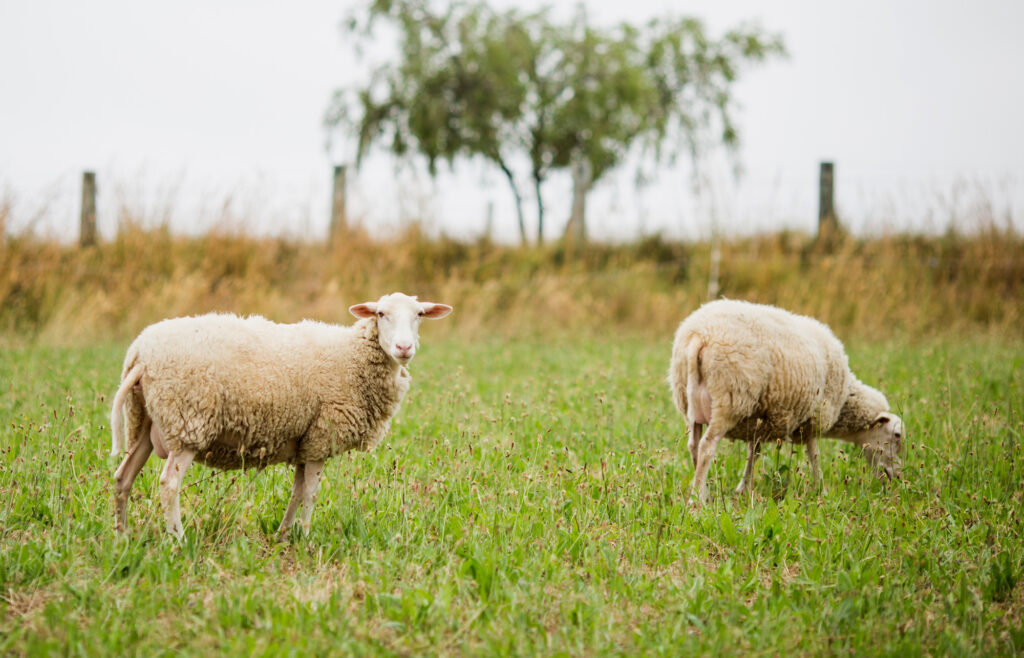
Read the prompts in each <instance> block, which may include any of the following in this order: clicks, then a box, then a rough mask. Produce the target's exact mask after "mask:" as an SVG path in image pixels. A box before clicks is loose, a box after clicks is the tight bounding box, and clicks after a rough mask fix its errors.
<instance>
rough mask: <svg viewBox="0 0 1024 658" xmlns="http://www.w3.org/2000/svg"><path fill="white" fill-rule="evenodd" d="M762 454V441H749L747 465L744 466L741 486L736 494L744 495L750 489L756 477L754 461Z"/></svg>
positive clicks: (737, 488)
mask: <svg viewBox="0 0 1024 658" xmlns="http://www.w3.org/2000/svg"><path fill="white" fill-rule="evenodd" d="M760 454H761V442H760V441H748V442H747V465H746V466H745V467H744V468H743V475H741V476H740V483H739V486H737V487H736V495H738V496H742V495H743V494H745V493H747V491H748V490H749V489H750V483H751V481H752V480H753V479H754V463H755V462H756V461H757V456H758V455H760Z"/></svg>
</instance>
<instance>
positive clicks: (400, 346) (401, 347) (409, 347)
mask: <svg viewBox="0 0 1024 658" xmlns="http://www.w3.org/2000/svg"><path fill="white" fill-rule="evenodd" d="M395 349H396V350H398V352H399V353H400V354H408V353H409V352H411V351H412V343H409V344H407V345H403V344H401V343H399V344H398V345H395Z"/></svg>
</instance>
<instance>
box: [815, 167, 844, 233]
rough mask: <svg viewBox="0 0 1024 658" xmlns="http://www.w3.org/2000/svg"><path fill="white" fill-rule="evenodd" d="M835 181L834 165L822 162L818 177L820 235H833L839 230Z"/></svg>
mask: <svg viewBox="0 0 1024 658" xmlns="http://www.w3.org/2000/svg"><path fill="white" fill-rule="evenodd" d="M834 181H835V168H834V165H833V163H831V162H822V163H821V172H820V174H819V176H818V235H826V236H828V235H832V234H833V233H834V232H835V230H836V229H837V228H839V222H838V220H837V219H836V210H835V186H834Z"/></svg>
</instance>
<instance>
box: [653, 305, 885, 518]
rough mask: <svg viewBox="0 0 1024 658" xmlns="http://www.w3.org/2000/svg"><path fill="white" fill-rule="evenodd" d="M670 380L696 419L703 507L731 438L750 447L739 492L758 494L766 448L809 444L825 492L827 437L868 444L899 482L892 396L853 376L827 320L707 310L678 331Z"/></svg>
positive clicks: (873, 457) (764, 311)
mask: <svg viewBox="0 0 1024 658" xmlns="http://www.w3.org/2000/svg"><path fill="white" fill-rule="evenodd" d="M668 381H669V386H670V387H671V389H672V393H673V399H674V401H675V405H676V408H677V409H679V411H680V412H681V413H683V414H685V415H686V417H687V419H688V421H689V423H688V427H687V430H688V432H689V440H688V442H687V446H688V447H689V449H690V456H691V458H692V460H693V465H694V476H693V489H692V492H693V497H694V498H695V499H696V501H697V502H698V503H701V502H704V501H705V500H706V498H707V472H708V467H709V466H710V465H711V460H712V459H714V456H715V449H716V447H717V446H718V442H719V441H720V440H721V439H722V438H723V437H726V436H728V437H729V438H730V439H734V440H740V441H746V442H747V463H746V467H745V468H744V471H743V476H742V478H741V479H740V484H739V486H738V487H737V489H736V491H737V493H743V492H744V491H746V490H747V488H748V487H749V486H750V480H751V476H752V475H753V471H754V461H755V460H756V459H757V456H758V453H759V452H760V448H761V444H762V443H764V442H766V441H776V440H788V441H792V442H794V443H803V444H805V445H806V446H807V459H808V461H809V462H810V466H811V474H812V477H813V478H814V481H815V484H820V483H821V466H820V465H819V463H818V446H817V440H818V437H822V436H827V437H831V438H835V439H842V440H844V441H848V442H850V443H853V444H855V445H859V446H860V447H861V449H862V450H863V453H864V457H865V458H866V459H867V461H868V463H869V464H871V465H872V466H874V467H876V468H878V469H879V470H880V471H881V472H884V474H885V475H887V476H889V477H899V473H900V457H899V452H900V443H901V437H902V433H903V423H902V421H901V420H900V418H899V417H898V416H895V415H893V414H890V413H887V412H888V411H889V403H888V402H887V401H886V399H885V396H884V395H882V394H881V393H880V392H878V391H877V390H875V389H873V388H871V387H870V386H867V385H865V384H863V383H861V382H860V380H858V379H857V378H856V377H855V376H854V375H853V373H852V372H850V367H849V364H848V361H847V357H846V352H845V351H844V350H843V345H842V343H840V342H839V339H838V338H836V337H835V335H834V334H833V333H832V331H831V330H830V329H829V328H828V327H827V326H825V325H824V324H822V323H821V322H818V321H817V320H814V319H812V318H809V317H805V316H801V315H794V314H792V313H789V312H788V311H784V310H782V309H780V308H776V307H773V306H763V305H760V304H751V303H748V302H741V301H733V300H719V301H714V302H710V303H708V304H705V305H703V306H701V307H700V308H699V309H697V310H696V311H694V312H693V313H692V314H691V315H690V316H689V317H687V318H686V319H685V320H684V321H683V322H682V324H680V325H679V329H678V330H677V331H676V335H675V341H674V343H673V345H672V362H671V365H670V367H669V373H668ZM704 425H707V426H708V427H707V432H706V433H704V435H703V437H702V436H701V432H702V430H703V426H704Z"/></svg>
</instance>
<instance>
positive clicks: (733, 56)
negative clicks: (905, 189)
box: [326, 0, 784, 242]
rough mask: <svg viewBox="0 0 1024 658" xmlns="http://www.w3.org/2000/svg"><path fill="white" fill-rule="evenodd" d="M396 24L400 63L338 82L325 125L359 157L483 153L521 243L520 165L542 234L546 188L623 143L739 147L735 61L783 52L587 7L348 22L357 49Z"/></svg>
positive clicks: (418, 2) (411, 5) (688, 25)
mask: <svg viewBox="0 0 1024 658" xmlns="http://www.w3.org/2000/svg"><path fill="white" fill-rule="evenodd" d="M381 23H385V24H387V25H389V26H390V27H391V28H392V29H393V30H395V31H396V33H397V36H398V44H399V48H398V52H397V53H396V55H395V58H394V59H392V60H388V61H385V62H384V63H383V64H380V65H378V66H377V67H376V68H375V69H374V70H373V71H372V74H371V76H370V79H369V81H368V82H367V83H366V84H365V86H362V87H359V88H353V89H343V90H339V91H338V92H337V93H336V94H335V98H334V100H333V101H332V103H331V106H330V108H329V110H328V113H327V117H326V122H327V124H328V126H329V127H331V128H340V129H344V130H351V131H353V132H354V133H355V134H356V135H358V147H357V156H356V157H357V163H358V160H360V159H361V158H362V157H363V156H365V154H366V153H367V151H368V149H369V148H371V146H373V145H379V146H382V147H384V148H386V149H387V150H389V151H391V152H392V153H394V154H395V155H397V156H409V155H413V154H419V155H422V156H423V157H424V158H425V159H426V163H427V166H428V169H429V171H430V172H431V174H432V175H433V174H435V173H436V172H437V165H438V162H439V161H443V162H447V163H448V164H449V165H451V164H452V163H454V161H455V160H456V159H458V158H483V159H485V160H486V161H488V162H490V163H491V164H493V165H494V166H495V167H497V168H498V169H499V170H500V171H501V172H502V173H503V174H504V176H505V178H506V180H507V181H508V183H509V186H510V188H511V191H512V193H513V196H514V198H515V202H516V211H517V217H518V222H519V231H520V235H521V237H522V240H523V241H524V242H525V241H526V239H527V232H526V223H525V219H524V210H523V195H522V192H521V190H520V186H519V183H518V182H517V175H516V170H517V167H522V166H525V167H526V169H527V170H528V172H529V176H528V177H529V180H530V181H531V182H532V186H533V195H534V198H535V203H536V210H537V222H538V223H537V238H538V241H541V240H542V239H543V236H544V232H545V229H544V203H543V198H542V194H541V187H542V184H543V183H544V182H545V181H546V180H547V179H548V177H549V176H550V175H551V173H552V172H555V171H559V170H568V169H569V168H570V167H572V166H574V165H579V164H585V165H586V167H587V170H588V172H589V184H590V185H593V184H594V183H596V182H598V181H599V180H600V179H601V178H602V177H603V176H605V175H606V174H607V173H608V172H609V171H612V170H614V169H615V168H616V167H617V166H619V165H620V164H621V163H622V162H623V160H624V158H625V157H626V156H627V154H628V153H629V152H630V150H631V149H638V150H639V151H641V152H643V153H644V154H646V155H648V156H650V157H652V158H654V159H655V160H657V161H664V160H666V159H674V158H676V157H677V156H678V155H680V154H681V153H687V154H689V155H690V156H691V157H693V158H694V160H695V161H696V159H697V157H698V155H699V154H700V153H701V151H702V149H704V148H705V144H706V143H721V144H723V145H724V146H725V147H727V148H729V149H734V148H735V147H736V145H737V144H738V137H739V136H738V134H737V131H736V127H735V123H734V119H733V112H734V108H733V105H734V102H733V97H732V88H733V83H734V82H735V81H736V79H737V76H738V75H739V73H740V71H741V70H742V68H743V67H744V66H745V65H747V64H750V63H756V62H761V61H763V60H765V59H766V58H767V57H769V56H772V55H777V54H782V53H783V52H784V47H783V44H782V40H781V38H780V37H779V36H777V35H773V34H770V33H767V32H765V31H764V30H762V29H761V28H759V27H756V26H741V27H738V28H735V29H732V30H729V31H728V32H726V33H725V34H724V35H723V36H721V37H720V38H718V39H712V38H710V37H709V36H708V34H707V30H706V28H705V27H704V24H703V23H702V22H701V21H700V20H697V19H695V18H685V17H665V18H661V19H657V20H651V21H649V22H647V23H645V24H643V25H639V26H635V25H631V24H627V23H623V24H619V25H616V26H612V27H608V28H604V27H597V26H594V25H592V24H591V23H590V22H589V21H588V20H587V16H586V13H585V11H584V10H583V9H582V8H579V9H577V12H576V14H575V16H574V17H573V18H572V20H571V21H568V22H564V23H559V22H557V21H555V20H554V19H553V18H552V14H551V11H550V10H548V9H545V10H541V11H537V12H521V11H517V10H508V11H496V10H494V9H492V8H491V7H489V6H488V5H487V4H485V3H483V2H466V3H454V4H450V5H448V6H447V7H446V8H445V9H444V10H440V11H438V10H435V9H433V8H432V6H431V4H430V2H429V1H428V0H373V1H371V2H370V3H369V4H367V5H365V6H364V7H362V8H361V9H359V10H358V11H356V12H355V13H353V14H351V15H350V17H349V20H348V21H347V23H346V27H345V31H346V34H347V36H349V37H351V38H353V39H354V40H355V42H356V43H357V44H363V45H365V44H366V43H369V42H370V41H372V40H374V39H376V38H378V36H379V32H380V29H381V26H380V24H381Z"/></svg>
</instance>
